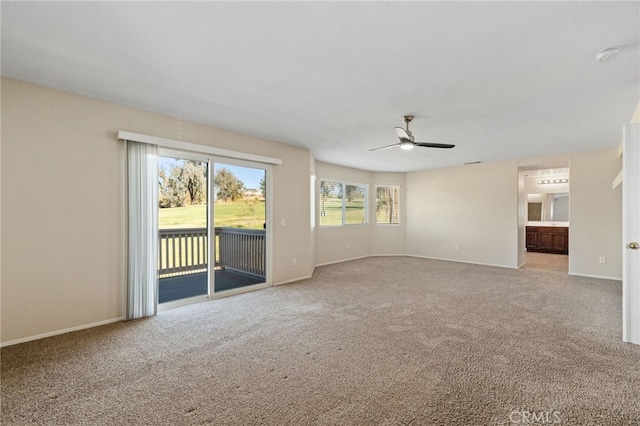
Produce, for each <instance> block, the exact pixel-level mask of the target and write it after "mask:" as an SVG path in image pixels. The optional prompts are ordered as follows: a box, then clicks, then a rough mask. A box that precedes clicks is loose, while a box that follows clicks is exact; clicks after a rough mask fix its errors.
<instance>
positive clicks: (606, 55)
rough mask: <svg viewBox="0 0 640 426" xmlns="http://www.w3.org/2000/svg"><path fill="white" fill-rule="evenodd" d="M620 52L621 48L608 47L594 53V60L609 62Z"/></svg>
mask: <svg viewBox="0 0 640 426" xmlns="http://www.w3.org/2000/svg"><path fill="white" fill-rule="evenodd" d="M621 50H622V48H620V47H618V46H616V47H609V48H607V49H603V50H601V51H599V52H598V53H596V59H597V60H598V61H599V62H607V61H610V60H612V59H613V58H615V57H616V56H618V54H619V53H620V51H621Z"/></svg>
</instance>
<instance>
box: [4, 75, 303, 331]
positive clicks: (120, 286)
mask: <svg viewBox="0 0 640 426" xmlns="http://www.w3.org/2000/svg"><path fill="white" fill-rule="evenodd" d="M1 106H2V135H1V136H2V166H1V167H2V168H1V173H2V195H1V197H2V216H1V218H2V232H3V233H2V243H1V246H2V247H1V253H2V260H1V265H2V272H1V276H2V278H1V279H2V306H1V308H2V324H1V330H2V336H1V339H2V342H10V341H15V340H19V339H25V338H28V337H30V336H39V335H46V334H48V333H54V332H56V331H60V330H66V329H71V328H75V327H82V326H86V325H89V324H96V323H101V322H106V321H110V320H113V319H117V318H121V317H122V316H123V315H124V303H125V302H124V294H125V283H124V204H123V203H124V169H123V165H124V148H123V144H122V143H121V142H118V141H116V132H117V131H118V130H128V131H131V132H137V133H143V134H148V135H153V136H159V137H164V138H170V139H182V140H185V141H189V142H193V143H198V144H204V145H211V146H216V147H220V148H226V149H231V150H235V151H242V152H247V153H251V154H257V155H265V156H270V157H278V158H281V159H282V160H283V164H282V165H278V166H274V167H273V186H274V188H273V193H274V201H273V216H274V217H273V219H274V226H273V274H272V277H273V282H274V284H278V283H281V282H286V281H292V280H295V279H299V278H303V277H307V276H309V275H310V274H311V273H312V271H313V267H314V265H315V259H314V257H313V247H312V237H311V227H310V223H309V219H308V218H309V214H310V199H309V176H310V173H311V164H312V161H311V156H310V153H309V151H308V150H306V149H302V148H297V147H292V146H288V145H283V144H280V143H276V142H271V141H266V140H261V139H257V138H253V137H249V136H244V135H240V134H237V133H232V132H229V131H225V130H221V129H215V128H211V127H208V126H204V125H199V124H195V123H189V122H183V121H180V120H177V119H173V118H170V117H165V116H161V115H158V114H152V113H148V112H144V111H141V110H137V109H133V108H128V107H124V106H120V105H116V104H112V103H108V102H102V101H98V100H95V99H89V98H85V97H81V96H76V95H72V94H68V93H63V92H59V91H55V90H50V89H46V88H42V87H38V86H34V85H29V84H25V83H21V82H18V81H15V80H8V79H3V80H2V105H1ZM280 219H286V226H280V225H279V224H280ZM292 256H295V257H296V258H297V265H296V266H293V265H292V264H291V260H290V258H291V257H292Z"/></svg>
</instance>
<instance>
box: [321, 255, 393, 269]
mask: <svg viewBox="0 0 640 426" xmlns="http://www.w3.org/2000/svg"><path fill="white" fill-rule="evenodd" d="M400 256H404V255H400ZM367 257H372V255H370V254H368V255H366V256H357V257H350V258H349V259H340V260H334V261H332V262H326V263H319V264H317V265H316V268H317V267H318V266H327V265H335V264H336V263H343V262H350V261H352V260H358V259H366V258H367Z"/></svg>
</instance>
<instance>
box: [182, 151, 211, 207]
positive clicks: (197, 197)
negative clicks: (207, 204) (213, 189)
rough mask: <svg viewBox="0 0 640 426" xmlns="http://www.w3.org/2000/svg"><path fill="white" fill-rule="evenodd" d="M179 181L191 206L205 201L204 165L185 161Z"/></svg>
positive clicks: (205, 172)
mask: <svg viewBox="0 0 640 426" xmlns="http://www.w3.org/2000/svg"><path fill="white" fill-rule="evenodd" d="M180 181H181V182H182V184H183V185H184V187H185V189H186V190H187V193H188V194H189V201H190V202H191V204H201V203H202V202H203V201H206V195H207V194H206V189H207V166H206V165H205V164H204V163H201V162H199V161H193V160H187V161H186V162H185V163H184V165H183V166H182V169H181V171H180Z"/></svg>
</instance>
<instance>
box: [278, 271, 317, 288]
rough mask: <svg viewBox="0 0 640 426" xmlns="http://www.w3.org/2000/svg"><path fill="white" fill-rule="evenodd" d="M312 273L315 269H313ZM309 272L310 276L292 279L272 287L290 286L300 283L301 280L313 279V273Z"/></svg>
mask: <svg viewBox="0 0 640 426" xmlns="http://www.w3.org/2000/svg"><path fill="white" fill-rule="evenodd" d="M313 269H314V271H315V269H316V268H313ZM314 271H311V275H307V276H306V277H299V278H293V279H290V280H287V281H281V282H279V283H274V284H273V286H274V287H275V286H279V285H286V284H291V283H297V282H298V281H302V280H308V279H309V278H311V277H313V272H314Z"/></svg>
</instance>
